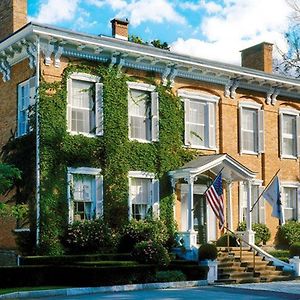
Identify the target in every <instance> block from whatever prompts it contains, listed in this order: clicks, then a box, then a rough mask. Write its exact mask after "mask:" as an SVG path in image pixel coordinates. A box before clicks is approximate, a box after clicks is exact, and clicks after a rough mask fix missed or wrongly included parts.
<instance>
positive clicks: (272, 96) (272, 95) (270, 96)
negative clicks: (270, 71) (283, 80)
mask: <svg viewBox="0 0 300 300" xmlns="http://www.w3.org/2000/svg"><path fill="white" fill-rule="evenodd" d="M279 93H280V90H279V88H278V87H277V86H275V87H272V88H270V90H269V91H268V92H267V96H266V103H267V104H269V105H270V104H272V105H275V103H276V101H277V96H278V95H279Z"/></svg>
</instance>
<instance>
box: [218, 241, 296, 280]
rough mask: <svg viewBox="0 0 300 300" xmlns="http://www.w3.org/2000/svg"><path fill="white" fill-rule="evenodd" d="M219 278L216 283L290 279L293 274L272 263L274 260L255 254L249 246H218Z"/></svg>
mask: <svg viewBox="0 0 300 300" xmlns="http://www.w3.org/2000/svg"><path fill="white" fill-rule="evenodd" d="M218 252H219V254H218V280H217V281H216V283H222V284H223V283H254V282H269V281H280V280H290V279H292V275H291V274H290V273H288V272H284V271H283V270H282V268H280V267H276V266H273V265H272V262H269V261H266V260H264V258H263V257H261V256H258V255H257V254H256V255H255V268H254V258H253V252H252V251H251V249H250V248H249V247H245V248H242V257H241V256H240V248H239V247H230V248H229V250H228V249H227V248H223V247H222V248H218Z"/></svg>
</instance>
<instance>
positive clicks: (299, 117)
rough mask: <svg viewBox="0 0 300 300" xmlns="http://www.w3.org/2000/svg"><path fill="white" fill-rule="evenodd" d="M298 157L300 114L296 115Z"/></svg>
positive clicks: (299, 147) (298, 153)
mask: <svg viewBox="0 0 300 300" xmlns="http://www.w3.org/2000/svg"><path fill="white" fill-rule="evenodd" d="M296 136H297V157H300V116H297V117H296Z"/></svg>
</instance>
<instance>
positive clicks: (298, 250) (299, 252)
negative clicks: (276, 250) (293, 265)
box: [289, 242, 300, 257]
mask: <svg viewBox="0 0 300 300" xmlns="http://www.w3.org/2000/svg"><path fill="white" fill-rule="evenodd" d="M289 251H290V256H291V257H294V256H300V242H296V243H293V244H292V245H291V246H290V249H289Z"/></svg>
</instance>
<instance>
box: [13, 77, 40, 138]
mask: <svg viewBox="0 0 300 300" xmlns="http://www.w3.org/2000/svg"><path fill="white" fill-rule="evenodd" d="M31 80H34V81H35V83H34V92H33V91H32V90H31V88H30V81H31ZM27 84H28V85H29V98H30V99H29V105H28V107H27V109H26V110H27V111H28V108H29V107H30V106H31V105H34V104H35V101H36V99H35V97H36V80H35V76H32V77H30V78H28V79H26V80H24V81H22V82H20V83H18V84H17V91H18V93H17V130H16V138H20V137H23V136H26V135H27V134H28V133H30V132H31V131H32V130H33V128H30V126H29V130H28V131H26V132H24V133H22V134H20V126H19V118H20V102H19V101H20V95H19V90H20V88H21V87H22V86H25V85H27ZM28 122H29V114H28V112H27V116H26V123H28Z"/></svg>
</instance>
